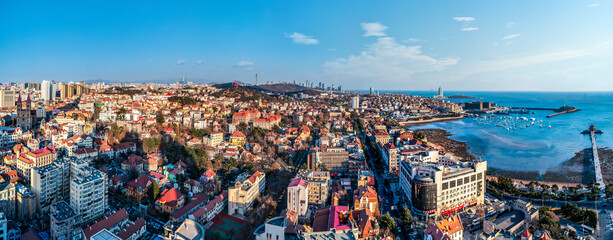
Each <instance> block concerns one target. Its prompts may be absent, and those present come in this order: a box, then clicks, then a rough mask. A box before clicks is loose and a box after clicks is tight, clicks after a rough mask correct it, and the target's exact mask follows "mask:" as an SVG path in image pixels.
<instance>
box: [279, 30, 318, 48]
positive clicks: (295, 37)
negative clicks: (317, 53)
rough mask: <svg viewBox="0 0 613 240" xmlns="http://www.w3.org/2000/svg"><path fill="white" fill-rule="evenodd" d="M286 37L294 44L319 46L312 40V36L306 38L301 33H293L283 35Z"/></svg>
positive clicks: (315, 40)
mask: <svg viewBox="0 0 613 240" xmlns="http://www.w3.org/2000/svg"><path fill="white" fill-rule="evenodd" d="M285 36H286V37H288V38H291V39H292V42H294V43H295V44H305V45H313V44H319V40H318V39H315V38H313V36H307V35H304V34H302V33H298V32H294V33H292V34H290V35H287V34H285Z"/></svg>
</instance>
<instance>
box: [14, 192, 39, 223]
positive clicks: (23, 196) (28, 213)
mask: <svg viewBox="0 0 613 240" xmlns="http://www.w3.org/2000/svg"><path fill="white" fill-rule="evenodd" d="M15 193H16V197H15V210H16V213H15V214H16V218H17V219H21V220H23V221H30V220H32V219H33V218H34V215H35V214H36V212H37V210H36V202H37V199H38V198H37V196H36V194H34V193H33V192H31V191H30V190H29V189H28V188H27V187H26V186H24V185H21V184H18V185H16V186H15Z"/></svg>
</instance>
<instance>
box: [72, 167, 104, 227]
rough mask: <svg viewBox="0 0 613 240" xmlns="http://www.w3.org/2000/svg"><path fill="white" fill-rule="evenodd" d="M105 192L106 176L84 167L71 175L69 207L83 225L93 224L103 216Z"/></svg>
mask: <svg viewBox="0 0 613 240" xmlns="http://www.w3.org/2000/svg"><path fill="white" fill-rule="evenodd" d="M107 190H108V183H107V176H106V174H105V173H103V172H101V171H99V170H97V169H94V168H91V167H84V168H82V169H80V171H78V172H76V173H72V175H71V181H70V206H71V207H72V208H73V209H74V210H75V212H76V213H77V215H79V216H80V217H81V220H82V221H83V222H84V223H89V222H93V221H94V220H96V219H97V218H99V217H101V216H102V215H103V214H104V210H105V208H106V206H107V204H108V199H107V193H108V192H107Z"/></svg>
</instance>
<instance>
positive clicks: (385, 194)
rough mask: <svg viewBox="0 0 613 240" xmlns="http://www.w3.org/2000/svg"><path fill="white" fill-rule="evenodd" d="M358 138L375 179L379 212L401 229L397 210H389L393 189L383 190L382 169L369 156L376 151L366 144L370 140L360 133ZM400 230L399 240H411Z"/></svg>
mask: <svg viewBox="0 0 613 240" xmlns="http://www.w3.org/2000/svg"><path fill="white" fill-rule="evenodd" d="M359 136H360V139H362V143H363V144H364V146H366V151H365V152H364V154H365V157H366V159H367V160H368V165H369V168H370V170H371V172H372V173H373V175H374V177H375V186H376V187H377V194H378V195H379V199H380V200H381V202H380V203H379V211H380V212H381V214H386V213H388V214H389V215H390V216H391V217H392V218H393V219H394V221H395V222H396V226H398V227H399V228H402V227H401V226H402V221H401V219H400V214H399V212H398V210H392V209H391V207H392V206H393V205H394V196H393V191H394V189H389V190H390V191H386V190H385V188H386V186H385V184H383V183H384V182H385V179H384V178H383V176H382V174H383V167H376V166H377V165H376V163H377V162H378V160H379V159H378V157H376V156H372V155H371V151H372V152H374V151H377V150H376V149H371V148H370V144H368V142H370V139H367V138H368V137H367V136H366V135H364V134H363V133H360V135H359ZM401 230H402V231H401V232H400V234H398V238H399V239H406V240H408V239H411V238H409V236H408V233H407V231H406V230H407V229H406V228H402V229H401Z"/></svg>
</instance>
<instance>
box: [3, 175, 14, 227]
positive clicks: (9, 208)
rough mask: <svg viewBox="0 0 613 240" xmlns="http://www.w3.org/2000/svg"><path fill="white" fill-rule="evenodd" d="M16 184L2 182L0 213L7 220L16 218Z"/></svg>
mask: <svg viewBox="0 0 613 240" xmlns="http://www.w3.org/2000/svg"><path fill="white" fill-rule="evenodd" d="M15 197H16V195H15V184H13V183H11V182H0V212H3V213H4V214H5V215H6V217H7V218H10V219H14V218H15Z"/></svg>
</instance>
